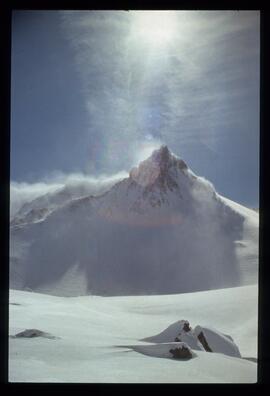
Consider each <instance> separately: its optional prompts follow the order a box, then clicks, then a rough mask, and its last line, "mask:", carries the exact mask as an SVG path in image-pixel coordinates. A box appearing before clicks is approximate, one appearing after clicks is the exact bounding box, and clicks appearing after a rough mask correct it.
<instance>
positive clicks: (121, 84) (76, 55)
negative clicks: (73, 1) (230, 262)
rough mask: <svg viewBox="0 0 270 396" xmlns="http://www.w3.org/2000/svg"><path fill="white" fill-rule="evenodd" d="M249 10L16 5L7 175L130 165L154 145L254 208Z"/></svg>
mask: <svg viewBox="0 0 270 396" xmlns="http://www.w3.org/2000/svg"><path fill="white" fill-rule="evenodd" d="M259 29H260V15H259V12H257V11H217V12H216V11H177V12H173V11H171V12H166V11H161V12H157V11H152V12H135V11H130V12H125V11H17V12H14V14H13V29H12V87H11V88H12V89H11V94H12V103H11V180H13V181H16V182H25V183H28V184H29V183H38V182H43V181H44V180H46V179H48V178H51V179H53V175H54V174H55V172H58V173H59V172H61V174H65V175H67V174H70V173H74V172H76V173H83V174H89V175H93V176H95V177H97V176H98V175H100V174H103V175H104V174H106V175H112V174H114V173H117V172H120V171H122V170H124V171H129V170H130V168H131V167H132V166H133V165H134V164H136V163H137V162H138V161H139V160H140V159H142V158H143V157H145V156H147V155H148V154H149V153H150V152H151V150H152V149H154V148H156V147H157V146H159V145H160V144H161V143H165V144H167V145H168V146H169V148H170V149H171V150H172V151H173V152H174V153H175V154H177V155H178V156H180V157H181V158H183V159H184V160H185V161H186V162H187V164H188V165H189V166H190V168H191V169H192V170H193V171H194V172H195V173H197V174H198V175H201V176H204V177H205V178H207V179H208V180H210V181H211V182H212V183H213V184H214V185H215V187H216V189H217V191H218V192H219V193H221V194H222V195H224V196H226V197H228V198H231V199H233V200H235V201H238V202H240V203H243V204H245V205H248V206H258V179H259V109H260V103H259V77H260V76H259V66H260V65H259V57H260V52H259V51H260V48H259V47H260V37H259Z"/></svg>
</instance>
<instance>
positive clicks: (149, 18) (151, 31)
mask: <svg viewBox="0 0 270 396" xmlns="http://www.w3.org/2000/svg"><path fill="white" fill-rule="evenodd" d="M132 22H133V26H132V35H133V36H136V38H137V39H138V40H141V41H142V42H143V43H146V44H150V45H151V46H162V45H165V44H168V43H169V42H170V41H171V40H172V39H173V37H174V35H175V33H176V16H175V11H167V10H165V11H133V21H132Z"/></svg>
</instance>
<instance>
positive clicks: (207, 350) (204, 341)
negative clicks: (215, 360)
mask: <svg viewBox="0 0 270 396" xmlns="http://www.w3.org/2000/svg"><path fill="white" fill-rule="evenodd" d="M198 340H199V341H200V343H201V344H202V346H203V347H204V349H205V350H206V352H213V351H212V349H211V348H210V346H209V345H208V342H207V341H206V338H205V336H204V334H203V332H202V331H201V332H200V334H198Z"/></svg>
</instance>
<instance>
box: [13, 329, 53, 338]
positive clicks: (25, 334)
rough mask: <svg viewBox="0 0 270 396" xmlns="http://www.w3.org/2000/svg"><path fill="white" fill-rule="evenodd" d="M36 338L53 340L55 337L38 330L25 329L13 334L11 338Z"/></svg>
mask: <svg viewBox="0 0 270 396" xmlns="http://www.w3.org/2000/svg"><path fill="white" fill-rule="evenodd" d="M36 337H43V338H50V339H55V338H58V337H55V336H53V335H51V334H50V333H46V332H45V331H42V330H38V329H25V330H23V331H21V332H20V333H17V334H15V336H12V338H36Z"/></svg>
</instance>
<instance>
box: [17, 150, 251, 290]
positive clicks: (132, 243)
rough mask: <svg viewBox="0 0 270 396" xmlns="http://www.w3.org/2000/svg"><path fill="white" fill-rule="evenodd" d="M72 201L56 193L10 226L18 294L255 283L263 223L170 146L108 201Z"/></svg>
mask: <svg viewBox="0 0 270 396" xmlns="http://www.w3.org/2000/svg"><path fill="white" fill-rule="evenodd" d="M74 194H75V193H74V191H73V193H72V194H71V195H70V194H68V193H67V191H66V190H63V191H62V190H61V191H56V192H50V193H49V194H48V195H46V196H42V197H40V198H36V199H35V200H34V201H33V202H30V203H28V204H26V205H24V207H23V208H22V209H21V210H20V211H19V212H18V213H17V214H16V216H14V217H13V219H12V221H11V231H10V242H11V248H10V287H11V288H14V289H20V290H29V289H30V290H33V291H37V292H42V293H49V294H54V295H60V296H76V295H87V294H95V295H139V294H167V293H184V292H191V291H199V290H209V289H217V288H224V287H233V286H239V285H245V284H253V283H256V282H257V272H258V214H257V213H256V212H254V211H252V210H249V209H246V208H244V207H243V206H241V205H238V204H236V203H234V202H232V201H230V200H228V199H226V198H223V197H221V196H220V195H218V193H217V192H216V191H215V189H214V187H213V186H212V185H211V183H209V182H207V181H206V180H204V179H202V178H200V177H198V176H196V175H195V174H194V173H193V172H192V171H191V170H190V169H189V168H188V166H187V165H186V163H185V162H184V161H183V160H181V159H180V158H178V157H176V156H175V155H174V154H172V153H171V152H170V151H169V149H168V148H167V147H166V146H162V147H161V148H160V149H158V150H155V151H154V152H153V153H152V155H151V156H150V157H149V158H148V159H146V160H145V161H143V162H141V163H140V164H139V166H138V167H136V168H134V169H132V170H131V171H130V175H129V177H126V178H123V179H122V180H121V181H118V182H117V183H115V184H114V185H113V186H112V187H110V188H109V189H108V191H105V192H104V193H103V194H101V195H97V196H93V195H87V192H86V191H81V190H80V191H78V193H77V195H76V194H75V195H74ZM74 196H75V198H74Z"/></svg>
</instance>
